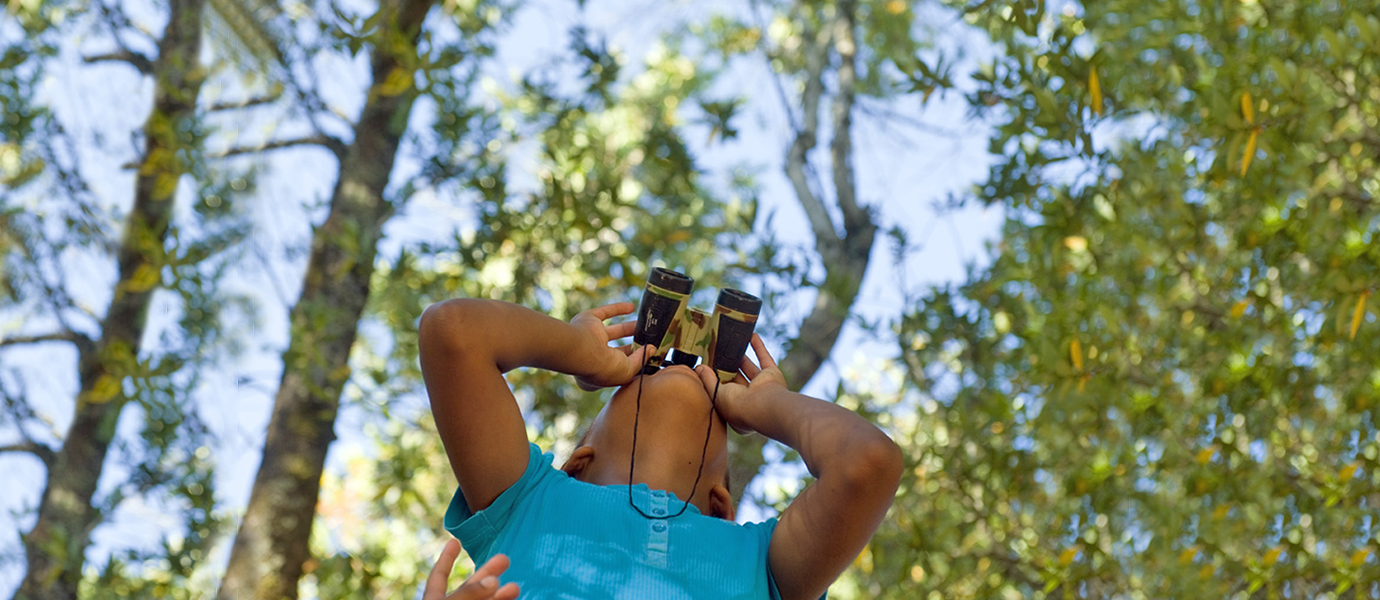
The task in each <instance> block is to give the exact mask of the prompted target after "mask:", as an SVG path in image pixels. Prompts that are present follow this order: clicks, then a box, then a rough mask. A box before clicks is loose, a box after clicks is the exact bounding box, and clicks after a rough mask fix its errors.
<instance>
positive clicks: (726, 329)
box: [710, 289, 762, 381]
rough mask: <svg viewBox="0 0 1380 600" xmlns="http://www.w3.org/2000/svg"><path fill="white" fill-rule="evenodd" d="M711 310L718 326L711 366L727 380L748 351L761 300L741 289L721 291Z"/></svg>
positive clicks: (760, 307) (732, 375)
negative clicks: (716, 316)
mask: <svg viewBox="0 0 1380 600" xmlns="http://www.w3.org/2000/svg"><path fill="white" fill-rule="evenodd" d="M714 312H715V313H717V314H718V319H716V321H717V322H718V328H717V330H716V331H715V337H714V352H713V358H712V364H711V365H710V366H712V367H714V370H715V371H716V372H718V374H719V380H720V381H728V380H732V379H733V377H734V375H737V373H738V367H739V366H740V365H741V364H742V362H743V355H744V354H746V353H747V347H748V342H749V341H751V340H752V331H753V330H754V329H756V328H757V315H758V314H760V313H761V312H762V299H761V298H758V297H757V296H754V295H752V294H749V293H747V292H744V291H742V290H734V289H726V290H722V291H720V292H719V301H718V302H717V303H716V306H715V307H714Z"/></svg>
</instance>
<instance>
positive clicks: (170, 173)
mask: <svg viewBox="0 0 1380 600" xmlns="http://www.w3.org/2000/svg"><path fill="white" fill-rule="evenodd" d="M203 5H204V0H171V2H169V3H168V6H169V18H168V26H167V30H166V31H164V33H163V39H162V40H161V41H160V42H159V44H158V58H157V59H156V60H155V61H154V62H153V65H152V68H151V72H152V75H153V77H154V79H155V82H154V98H153V108H152V110H151V111H150V113H149V117H148V119H147V121H145V124H144V129H143V133H144V156H143V162H142V163H141V164H140V167H139V173H138V176H137V177H136V179H135V189H134V206H133V208H132V209H131V211H130V214H129V218H128V219H127V221H126V222H125V230H124V234H123V238H122V240H121V243H120V249H119V250H118V252H117V254H116V260H117V262H118V265H119V279H118V281H117V283H116V287H115V293H114V295H113V297H112V299H111V301H110V305H109V306H108V307H107V309H106V312H105V318H104V320H103V321H102V323H101V336H100V338H99V339H98V340H96V341H95V343H94V344H88V343H78V348H79V354H78V356H79V361H78V369H79V379H80V392H79V393H78V395H77V408H76V413H75V415H74V417H73V419H72V424H71V426H70V427H69V428H68V429H67V434H66V436H65V437H64V438H63V444H62V449H61V450H59V451H58V452H57V453H56V455H55V456H54V457H53V458H52V460H51V462H50V463H49V469H48V484H47V487H45V488H44V490H43V497H42V500H40V502H39V507H38V522H37V523H36V524H35V525H34V528H33V529H32V530H31V531H30V532H29V533H28V534H26V535H25V536H24V554H25V557H26V558H27V559H28V566H27V570H26V571H25V574H24V580H23V581H22V582H21V583H20V586H19V591H18V592H17V593H16V595H15V598H17V599H20V600H40V599H42V600H48V599H52V600H58V599H61V600H74V599H75V598H76V597H77V586H78V584H79V583H80V582H81V571H82V566H83V564H84V562H85V559H86V547H87V545H88V544H89V543H90V539H91V531H92V529H94V528H95V527H96V525H97V524H99V523H100V521H101V517H102V515H101V513H100V511H99V510H98V509H97V508H96V507H94V506H92V504H91V500H92V497H93V496H94V495H95V492H96V483H97V482H98V481H99V480H100V477H101V470H102V468H103V467H104V464H105V457H106V453H107V452H108V451H109V449H110V442H111V438H112V437H113V435H114V433H115V423H116V421H117V420H118V419H119V417H120V411H121V410H122V409H123V408H124V405H125V401H126V398H125V397H124V396H123V393H122V391H121V389H122V388H121V385H122V380H123V379H124V377H125V373H124V372H123V367H122V366H121V365H125V364H129V363H130V362H132V360H133V357H135V356H138V354H139V350H140V340H141V338H142V337H143V334H144V325H145V322H146V320H147V316H148V308H149V302H150V300H151V299H152V297H153V292H154V289H155V288H156V287H157V285H156V284H157V282H158V277H157V275H158V273H160V272H161V270H162V266H163V263H164V258H165V247H164V244H165V242H166V241H167V237H168V226H169V223H170V222H171V219H172V214H173V201H174V196H175V192H176V189H177V182H178V180H179V179H180V178H181V177H182V175H183V174H185V173H186V171H187V163H186V160H185V158H179V154H182V153H183V151H184V150H185V149H186V148H188V146H189V144H191V143H192V141H193V140H192V132H193V131H194V128H193V127H191V125H192V122H193V120H194V119H195V118H196V103H197V96H198V95H199V94H200V92H201V84H202V81H203V80H204V79H205V70H204V69H203V68H202V66H201V65H200V63H199V62H198V60H197V56H198V54H199V51H200V49H201V35H202V30H201V27H202V11H203Z"/></svg>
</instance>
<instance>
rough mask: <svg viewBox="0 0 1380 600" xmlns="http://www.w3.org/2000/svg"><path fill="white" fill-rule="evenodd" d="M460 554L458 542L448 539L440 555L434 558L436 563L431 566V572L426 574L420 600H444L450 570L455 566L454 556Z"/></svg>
mask: <svg viewBox="0 0 1380 600" xmlns="http://www.w3.org/2000/svg"><path fill="white" fill-rule="evenodd" d="M459 555H460V542H459V541H458V540H453V539H452V540H450V541H447V542H446V546H445V547H444V548H442V549H441V557H440V558H438V559H436V564H435V565H434V566H432V567H431V574H430V575H427V578H426V587H425V588H423V591H422V600H444V598H445V596H446V586H447V584H448V582H449V581H450V571H451V569H452V568H454V567H455V557H457V556H459Z"/></svg>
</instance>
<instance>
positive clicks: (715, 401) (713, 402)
mask: <svg viewBox="0 0 1380 600" xmlns="http://www.w3.org/2000/svg"><path fill="white" fill-rule="evenodd" d="M642 351H643V356H644V358H643V361H642V369H640V370H638V372H637V410H636V412H634V413H633V441H632V453H631V454H630V455H629V456H628V506H631V507H633V510H635V511H637V514H640V515H642V516H643V517H645V518H648V519H654V520H665V519H674V518H676V517H679V516H681V515H682V514H684V513H685V509H687V508H689V507H690V500H691V499H692V498H694V497H695V490H696V489H698V488H699V487H700V476H701V475H704V457H705V455H706V453H707V452H708V450H709V434H710V433H711V432H713V431H714V411H715V409H717V408H718V405H719V382H718V381H715V382H714V394H713V395H712V396H710V397H709V425H707V426H705V428H704V446H702V447H701V448H700V468H699V470H698V471H696V472H695V484H694V485H692V486H690V495H689V496H686V497H685V504H683V505H681V507H680V510H679V511H677V512H676V514H674V515H666V516H664V517H658V516H654V515H649V514H647V513H645V512H643V511H642V509H641V508H639V507H638V506H637V503H635V502H633V497H632V486H633V468H634V466H635V465H636V464H637V423H638V421H639V420H640V418H641V416H642V377H643V374H644V373H645V372H646V370H647V363H648V359H647V358H645V356H646V351H647V347H646V346H643V347H642Z"/></svg>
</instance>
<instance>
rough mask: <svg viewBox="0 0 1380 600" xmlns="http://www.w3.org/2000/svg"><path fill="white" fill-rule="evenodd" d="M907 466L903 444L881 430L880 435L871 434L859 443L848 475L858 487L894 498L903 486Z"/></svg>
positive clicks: (849, 479) (846, 472)
mask: <svg viewBox="0 0 1380 600" xmlns="http://www.w3.org/2000/svg"><path fill="white" fill-rule="evenodd" d="M904 469H905V457H904V456H903V455H902V454H901V448H900V446H897V445H896V442H894V441H892V440H891V438H889V437H887V436H886V434H883V433H881V432H880V431H878V432H877V435H875V436H869V439H868V440H867V441H866V442H863V443H860V444H859V445H858V448H857V450H856V452H855V453H854V457H853V460H851V461H850V466H849V468H848V469H847V470H846V471H845V477H846V478H847V479H848V481H849V482H850V484H852V486H854V487H856V488H860V489H867V490H868V491H874V492H876V493H877V494H879V495H885V496H886V497H887V498H891V497H894V496H895V495H896V489H897V488H898V487H900V485H901V473H902V471H903V470H904Z"/></svg>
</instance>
